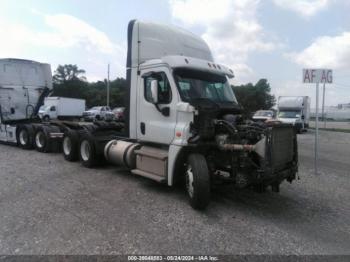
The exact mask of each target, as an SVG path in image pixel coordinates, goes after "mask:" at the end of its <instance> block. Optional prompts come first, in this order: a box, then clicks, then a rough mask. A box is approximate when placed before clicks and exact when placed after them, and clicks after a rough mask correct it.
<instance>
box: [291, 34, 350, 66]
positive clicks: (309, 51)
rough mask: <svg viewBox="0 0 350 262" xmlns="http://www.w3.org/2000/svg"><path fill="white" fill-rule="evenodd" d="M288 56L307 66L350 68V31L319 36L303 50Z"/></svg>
mask: <svg viewBox="0 0 350 262" xmlns="http://www.w3.org/2000/svg"><path fill="white" fill-rule="evenodd" d="M287 56H288V57H289V58H291V59H292V60H293V61H294V62H296V63H297V64H299V65H302V66H305V67H327V68H333V69H346V68H350V32H343V33H342V34H341V35H338V36H334V37H332V36H321V37H318V38H317V39H316V40H315V41H314V42H313V43H312V44H311V45H310V46H308V47H307V48H305V49H304V50H302V51H301V52H299V53H290V54H287Z"/></svg>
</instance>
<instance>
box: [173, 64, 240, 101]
mask: <svg viewBox="0 0 350 262" xmlns="http://www.w3.org/2000/svg"><path fill="white" fill-rule="evenodd" d="M174 76H175V81H176V84H177V87H178V89H179V93H180V96H181V98H182V100H183V101H185V102H190V101H192V100H194V99H198V98H206V99H210V100H212V101H214V102H219V103H222V102H229V103H235V104H237V99H236V97H235V95H234V93H233V90H232V88H231V86H230V84H229V83H228V81H227V78H226V77H225V76H220V75H217V74H212V73H208V72H201V71H196V70H188V69H178V70H176V71H175V73H174Z"/></svg>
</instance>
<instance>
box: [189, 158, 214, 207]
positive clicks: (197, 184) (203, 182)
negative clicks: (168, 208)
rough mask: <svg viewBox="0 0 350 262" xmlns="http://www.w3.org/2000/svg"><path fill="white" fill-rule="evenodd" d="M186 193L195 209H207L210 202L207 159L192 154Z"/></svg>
mask: <svg viewBox="0 0 350 262" xmlns="http://www.w3.org/2000/svg"><path fill="white" fill-rule="evenodd" d="M185 177H186V191H187V195H188V197H189V201H190V204H191V206H192V207H193V208H194V209H205V208H206V207H207V206H208V204H209V201H210V175H209V169H208V165H207V161H206V159H205V157H204V156H203V155H201V154H197V153H196V154H190V155H189V156H188V158H187V168H186V173H185Z"/></svg>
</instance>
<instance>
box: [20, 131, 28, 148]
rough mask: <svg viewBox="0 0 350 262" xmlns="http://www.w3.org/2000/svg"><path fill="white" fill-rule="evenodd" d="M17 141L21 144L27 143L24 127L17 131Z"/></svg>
mask: <svg viewBox="0 0 350 262" xmlns="http://www.w3.org/2000/svg"><path fill="white" fill-rule="evenodd" d="M19 142H20V143H21V145H26V144H27V143H28V133H27V131H26V130H24V129H22V130H21V132H20V133H19Z"/></svg>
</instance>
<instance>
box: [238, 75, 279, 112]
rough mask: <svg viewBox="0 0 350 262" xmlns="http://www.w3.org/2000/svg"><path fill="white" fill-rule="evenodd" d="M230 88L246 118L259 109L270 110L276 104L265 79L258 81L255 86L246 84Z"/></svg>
mask: <svg viewBox="0 0 350 262" xmlns="http://www.w3.org/2000/svg"><path fill="white" fill-rule="evenodd" d="M232 87H233V91H234V92H235V95H236V97H237V100H238V103H239V104H240V105H241V106H242V108H243V113H244V114H245V115H246V116H251V114H252V113H254V112H255V111H257V110H260V109H263V110H267V109H271V107H273V106H274V105H275V103H276V99H275V96H274V95H271V94H270V92H271V88H270V84H269V83H268V81H267V79H260V80H259V81H258V82H257V83H256V84H255V85H253V84H252V83H248V84H245V85H240V86H232Z"/></svg>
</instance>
